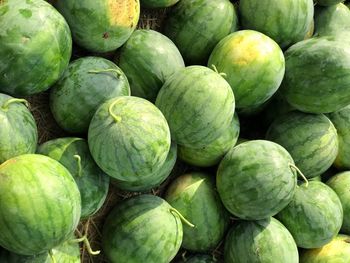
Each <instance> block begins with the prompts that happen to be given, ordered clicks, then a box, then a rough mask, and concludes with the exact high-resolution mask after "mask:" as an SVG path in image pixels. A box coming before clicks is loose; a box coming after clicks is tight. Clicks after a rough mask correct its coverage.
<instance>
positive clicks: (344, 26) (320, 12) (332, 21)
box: [315, 3, 350, 36]
mask: <svg viewBox="0 0 350 263" xmlns="http://www.w3.org/2000/svg"><path fill="white" fill-rule="evenodd" d="M315 28H316V30H315V35H316V36H328V35H333V34H341V32H342V31H347V30H349V29H350V10H349V8H348V7H347V6H346V5H344V4H342V3H340V4H337V5H331V6H327V7H322V6H318V7H317V8H316V9H315Z"/></svg>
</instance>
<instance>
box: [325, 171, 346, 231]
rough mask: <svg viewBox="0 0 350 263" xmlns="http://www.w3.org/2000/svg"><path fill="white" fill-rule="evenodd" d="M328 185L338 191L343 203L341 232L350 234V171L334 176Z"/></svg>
mask: <svg viewBox="0 0 350 263" xmlns="http://www.w3.org/2000/svg"><path fill="white" fill-rule="evenodd" d="M327 185H328V186H329V187H330V188H332V189H333V190H334V191H335V192H336V194H337V195H338V197H339V199H340V202H341V203H342V207H343V212H344V219H343V225H342V227H341V232H342V233H344V234H349V235H350V171H347V172H342V173H338V174H336V175H334V176H332V177H331V178H330V179H329V180H328V181H327Z"/></svg>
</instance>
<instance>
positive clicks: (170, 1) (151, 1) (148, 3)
mask: <svg viewBox="0 0 350 263" xmlns="http://www.w3.org/2000/svg"><path fill="white" fill-rule="evenodd" d="M177 2H179V0H141V5H142V6H144V7H147V8H160V7H169V6H172V5H175V4H176V3H177Z"/></svg>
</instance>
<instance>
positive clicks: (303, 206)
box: [277, 181, 343, 248]
mask: <svg viewBox="0 0 350 263" xmlns="http://www.w3.org/2000/svg"><path fill="white" fill-rule="evenodd" d="M277 218H278V219H279V220H280V221H281V222H282V223H283V224H284V225H285V226H286V227H287V229H288V230H289V231H290V232H291V234H292V235H293V237H294V240H295V241H296V243H297V245H298V247H301V248H319V247H322V246H324V245H325V244H327V243H328V242H330V241H331V240H332V239H333V238H334V237H335V236H336V235H337V234H338V232H339V230H340V227H341V225H342V222H343V209H342V205H341V202H340V200H339V198H338V196H337V195H336V193H335V192H334V191H333V190H332V189H331V188H330V187H328V186H327V185H325V184H324V183H321V182H318V181H310V182H309V183H308V184H305V183H304V184H302V185H300V186H299V187H297V189H296V192H295V195H294V197H293V199H292V201H291V202H290V203H289V204H288V206H287V207H286V208H285V209H283V210H282V211H281V212H280V213H279V214H278V215H277Z"/></svg>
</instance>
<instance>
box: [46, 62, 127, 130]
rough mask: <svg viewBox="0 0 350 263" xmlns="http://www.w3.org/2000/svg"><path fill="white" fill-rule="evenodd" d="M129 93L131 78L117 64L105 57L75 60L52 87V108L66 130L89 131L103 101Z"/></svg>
mask: <svg viewBox="0 0 350 263" xmlns="http://www.w3.org/2000/svg"><path fill="white" fill-rule="evenodd" d="M128 95H130V87H129V83H128V79H127V78H126V76H125V74H124V73H123V72H122V71H121V69H120V68H119V67H118V66H117V65H115V64H114V63H113V62H111V61H109V60H107V59H104V58H99V57H83V58H80V59H77V60H75V61H73V62H72V63H71V64H70V65H69V66H68V69H67V70H66V72H65V73H64V75H63V76H62V78H61V79H60V80H59V81H58V82H57V83H56V84H55V86H54V87H53V88H52V89H51V93H50V107H51V112H52V114H53V116H54V118H55V120H56V121H57V123H58V124H59V126H61V127H62V128H63V129H64V130H66V131H68V132H71V133H86V132H87V130H88V128H89V124H90V121H91V119H92V117H93V115H94V113H95V111H96V110H97V108H98V107H99V106H100V105H101V104H102V103H103V102H105V101H106V100H108V99H112V98H114V97H117V96H128Z"/></svg>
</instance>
